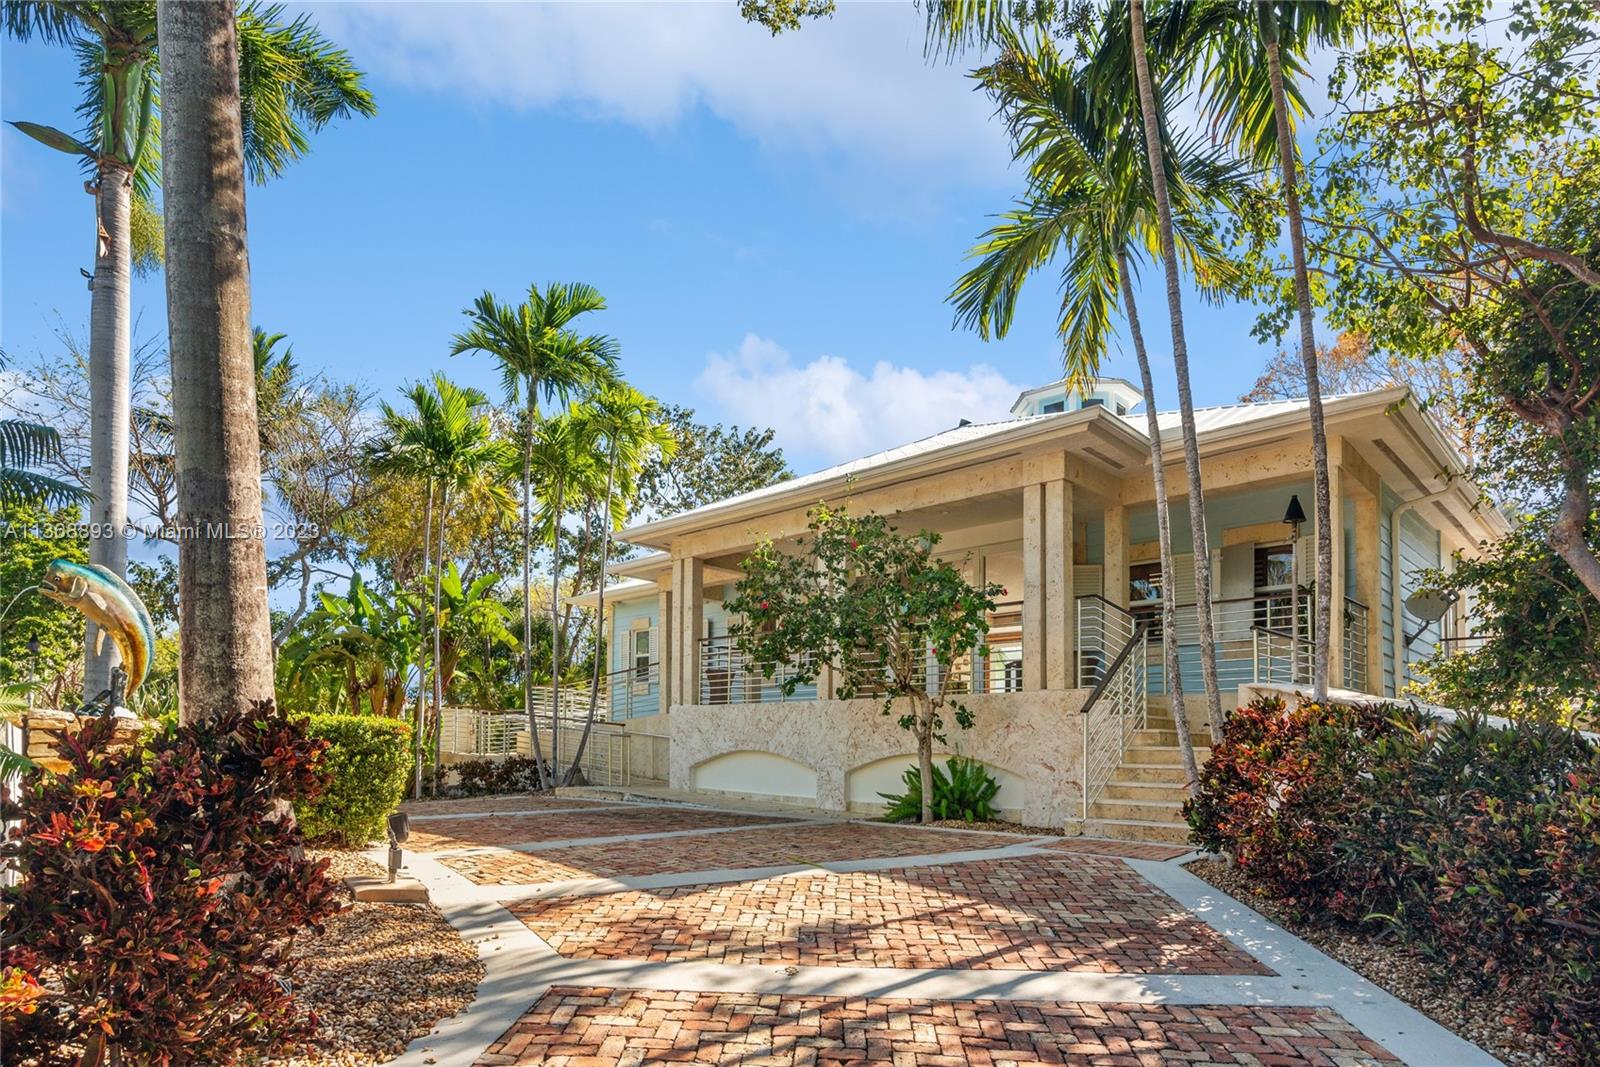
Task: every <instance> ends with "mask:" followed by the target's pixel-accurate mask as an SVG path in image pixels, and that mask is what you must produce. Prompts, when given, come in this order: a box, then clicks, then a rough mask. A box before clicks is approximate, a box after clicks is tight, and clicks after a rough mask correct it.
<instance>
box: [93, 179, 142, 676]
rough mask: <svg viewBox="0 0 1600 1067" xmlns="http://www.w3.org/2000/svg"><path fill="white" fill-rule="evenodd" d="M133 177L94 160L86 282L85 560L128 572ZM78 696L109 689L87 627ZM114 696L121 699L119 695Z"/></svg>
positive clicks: (104, 651) (107, 671)
mask: <svg viewBox="0 0 1600 1067" xmlns="http://www.w3.org/2000/svg"><path fill="white" fill-rule="evenodd" d="M132 210H133V172H132V171H130V170H129V169H128V168H127V167H125V166H123V165H121V164H120V163H115V162H112V161H110V160H104V159H103V160H101V162H100V165H99V168H98V171H97V174H96V180H95V223H96V233H95V257H94V279H93V281H91V282H90V283H89V287H90V290H91V293H92V295H91V296H90V298H89V492H90V493H91V494H93V497H94V499H93V502H92V503H91V504H90V505H89V507H90V514H89V522H90V524H91V525H90V536H89V562H90V563H95V564H98V565H100V566H102V567H105V568H107V569H108V570H110V571H112V572H114V573H115V574H116V575H117V576H118V577H125V576H126V575H127V573H128V539H127V535H126V533H125V531H124V528H125V527H126V526H127V523H128V431H129V408H130V405H131V403H132V400H131V398H130V392H129V374H130V372H129V365H130V362H131V359H132V356H131V351H132V349H131V341H130V322H131V308H132V304H133V293H132V288H131V277H132V248H133V223H132ZM85 649H86V655H85V657H84V671H83V695H84V697H85V698H89V697H93V696H96V695H97V694H99V693H100V692H101V691H103V690H104V689H105V688H106V687H107V686H109V685H110V684H111V668H112V667H114V666H116V664H117V661H118V656H117V649H116V646H115V645H114V644H113V643H112V642H111V640H110V639H109V638H108V637H104V636H103V635H102V634H101V633H100V628H99V627H98V626H96V625H95V624H94V623H92V622H91V623H89V625H88V629H87V632H86V634H85ZM118 695H119V696H120V695H121V694H118Z"/></svg>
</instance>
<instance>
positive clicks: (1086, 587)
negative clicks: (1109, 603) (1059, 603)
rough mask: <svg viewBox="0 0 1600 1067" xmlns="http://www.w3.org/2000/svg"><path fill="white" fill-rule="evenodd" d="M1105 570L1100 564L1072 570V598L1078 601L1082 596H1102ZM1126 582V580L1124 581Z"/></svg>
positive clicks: (1086, 565)
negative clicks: (1102, 575)
mask: <svg viewBox="0 0 1600 1067" xmlns="http://www.w3.org/2000/svg"><path fill="white" fill-rule="evenodd" d="M1104 570H1105V568H1104V567H1102V566H1100V564H1098V563H1092V564H1085V565H1083V566H1078V567H1074V568H1072V597H1073V599H1074V600H1076V599H1077V598H1078V597H1080V596H1098V595H1102V594H1101V588H1102V585H1101V583H1102V581H1103V579H1102V577H1101V574H1102V572H1103V571H1104ZM1124 581H1126V579H1124Z"/></svg>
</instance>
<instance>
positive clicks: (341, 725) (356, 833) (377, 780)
mask: <svg viewBox="0 0 1600 1067" xmlns="http://www.w3.org/2000/svg"><path fill="white" fill-rule="evenodd" d="M306 733H307V735H308V736H309V737H311V738H313V739H315V740H322V741H326V742H328V748H327V751H326V752H325V753H324V754H323V763H322V766H323V770H324V771H325V772H327V773H328V775H329V776H330V779H331V781H330V784H329V786H328V789H327V791H326V792H325V793H323V794H322V796H320V797H318V798H317V799H315V800H311V801H306V802H303V803H301V804H297V805H295V815H296V816H298V818H299V819H300V826H301V829H302V830H304V832H305V835H306V837H307V839H309V840H312V841H323V842H327V843H330V844H338V845H349V846H355V847H359V846H362V845H365V844H367V843H368V842H369V841H371V840H373V839H374V838H376V837H380V836H382V834H383V832H384V819H385V818H386V817H387V816H388V815H389V813H390V812H392V811H394V810H395V808H396V807H397V806H399V804H400V800H401V798H402V797H404V796H405V791H406V783H407V781H409V780H410V775H411V769H412V766H413V763H412V754H411V727H410V726H409V725H407V724H406V723H404V722H401V721H400V720H399V719H390V718H385V717H383V716H379V715H312V716H309V717H308V718H307V726H306Z"/></svg>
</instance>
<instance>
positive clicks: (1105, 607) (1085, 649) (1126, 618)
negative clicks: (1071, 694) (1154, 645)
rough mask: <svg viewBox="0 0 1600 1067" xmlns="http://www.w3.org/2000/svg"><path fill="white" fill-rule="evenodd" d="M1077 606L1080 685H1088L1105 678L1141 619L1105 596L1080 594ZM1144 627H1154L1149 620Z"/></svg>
mask: <svg viewBox="0 0 1600 1067" xmlns="http://www.w3.org/2000/svg"><path fill="white" fill-rule="evenodd" d="M1077 606H1078V618H1077V624H1076V632H1077V649H1078V688H1080V689H1088V688H1090V687H1092V686H1095V685H1098V684H1100V682H1102V681H1103V680H1104V679H1105V677H1106V673H1107V671H1109V670H1110V668H1111V662H1112V660H1114V659H1115V658H1116V656H1117V653H1118V652H1120V651H1121V650H1122V649H1123V648H1124V647H1126V645H1127V644H1128V642H1129V641H1130V640H1131V639H1132V638H1133V634H1134V631H1136V630H1137V629H1138V628H1139V624H1140V623H1139V618H1138V616H1136V615H1134V614H1133V612H1131V611H1129V610H1128V609H1127V608H1124V607H1121V606H1119V605H1117V604H1113V603H1112V602H1111V601H1109V600H1107V599H1106V598H1105V597H1103V596H1097V595H1090V596H1081V597H1079V598H1078V603H1077ZM1145 628H1146V631H1147V632H1148V631H1149V629H1150V628H1151V627H1150V626H1149V624H1148V623H1146V625H1145Z"/></svg>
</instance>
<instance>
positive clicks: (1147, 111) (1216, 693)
mask: <svg viewBox="0 0 1600 1067" xmlns="http://www.w3.org/2000/svg"><path fill="white" fill-rule="evenodd" d="M1128 17H1129V19H1130V22H1131V28H1132V31H1133V74H1134V81H1135V82H1136V83H1137V85H1138V89H1139V110H1140V112H1141V113H1142V115H1143V117H1144V147H1145V156H1146V157H1147V158H1148V159H1149V161H1150V188H1151V191H1152V192H1153V193H1154V194H1155V202H1156V220H1157V223H1158V229H1159V230H1160V233H1161V260H1162V266H1163V267H1164V268H1165V270H1166V276H1167V310H1168V311H1169V312H1170V313H1171V316H1172V369H1173V371H1174V373H1175V374H1176V376H1177V379H1178V413H1179V417H1180V419H1181V421H1182V424H1183V462H1184V467H1185V468H1186V469H1187V472H1188V475H1189V532H1190V535H1191V537H1192V539H1193V542H1194V553H1193V554H1194V599H1195V606H1194V607H1195V614H1196V616H1198V619H1197V621H1198V623H1199V630H1200V677H1201V680H1202V681H1203V682H1204V684H1205V690H1206V714H1207V718H1208V720H1209V721H1210V723H1211V736H1212V737H1213V738H1217V737H1221V736H1222V722H1223V716H1222V693H1221V690H1220V689H1219V688H1218V686H1217V639H1216V631H1215V627H1214V626H1213V620H1212V618H1211V549H1210V542H1209V541H1208V540H1207V538H1206V498H1205V486H1204V484H1203V483H1202V481H1201V475H1200V445H1199V441H1198V440H1197V438H1196V436H1195V426H1194V396H1193V394H1192V393H1191V392H1190V390H1189V343H1188V341H1187V339H1186V337H1185V334H1184V328H1183V288H1182V284H1181V282H1180V280H1179V277H1178V251H1177V247H1176V245H1175V243H1174V242H1173V239H1172V201H1171V199H1170V198H1169V196H1168V194H1167V171H1166V163H1165V162H1164V161H1163V160H1162V158H1161V123H1160V120H1159V117H1158V116H1157V114H1156V99H1155V90H1154V89H1153V88H1152V85H1151V81H1150V57H1149V55H1148V54H1147V53H1146V51H1145V41H1144V2H1143V0H1129V4H1128ZM1163 636H1166V635H1163ZM1171 636H1172V638H1173V639H1174V640H1176V638H1177V635H1176V634H1173V635H1171Z"/></svg>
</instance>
